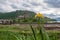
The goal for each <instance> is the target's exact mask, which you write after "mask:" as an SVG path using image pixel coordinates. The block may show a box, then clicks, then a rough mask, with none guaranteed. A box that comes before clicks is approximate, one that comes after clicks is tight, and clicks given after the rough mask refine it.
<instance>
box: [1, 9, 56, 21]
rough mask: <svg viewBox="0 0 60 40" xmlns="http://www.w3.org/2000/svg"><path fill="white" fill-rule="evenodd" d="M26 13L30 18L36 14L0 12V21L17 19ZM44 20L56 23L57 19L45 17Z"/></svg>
mask: <svg viewBox="0 0 60 40" xmlns="http://www.w3.org/2000/svg"><path fill="white" fill-rule="evenodd" d="M25 13H29V14H30V17H34V15H35V14H36V13H35V12H32V11H27V10H16V11H13V12H6V13H1V12H0V19H15V18H16V17H17V16H19V15H24V14H25ZM44 20H49V21H50V20H51V21H55V19H50V18H47V17H45V18H44Z"/></svg>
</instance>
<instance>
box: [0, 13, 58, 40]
mask: <svg viewBox="0 0 60 40" xmlns="http://www.w3.org/2000/svg"><path fill="white" fill-rule="evenodd" d="M35 19H37V23H38V27H37V28H34V27H33V26H32V25H31V23H32V20H30V24H29V26H28V27H26V28H24V26H23V27H21V26H20V25H18V24H15V26H14V25H12V26H11V25H0V40H58V35H57V34H58V33H56V31H54V32H53V33H50V32H46V30H45V29H44V28H43V25H41V23H42V22H43V21H44V20H43V21H42V19H44V16H43V15H42V14H40V13H38V14H36V15H35ZM20 28H21V29H20ZM22 28H24V29H22ZM28 29H29V30H28Z"/></svg>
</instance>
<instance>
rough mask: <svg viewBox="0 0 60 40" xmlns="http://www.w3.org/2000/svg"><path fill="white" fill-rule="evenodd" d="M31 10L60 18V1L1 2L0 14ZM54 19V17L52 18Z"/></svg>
mask: <svg viewBox="0 0 60 40" xmlns="http://www.w3.org/2000/svg"><path fill="white" fill-rule="evenodd" d="M15 10H30V11H34V12H41V13H43V14H47V15H46V16H48V17H50V16H49V15H50V14H51V13H53V14H54V15H56V17H60V16H59V15H60V0H0V12H11V11H15ZM51 17H52V18H54V17H53V16H51Z"/></svg>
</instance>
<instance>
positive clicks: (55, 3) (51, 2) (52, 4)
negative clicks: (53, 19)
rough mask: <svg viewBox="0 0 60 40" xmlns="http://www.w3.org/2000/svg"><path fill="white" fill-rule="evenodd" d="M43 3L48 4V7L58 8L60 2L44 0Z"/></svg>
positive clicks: (57, 0)
mask: <svg viewBox="0 0 60 40" xmlns="http://www.w3.org/2000/svg"><path fill="white" fill-rule="evenodd" d="M44 2H45V3H47V4H48V7H52V8H60V0H45V1H44Z"/></svg>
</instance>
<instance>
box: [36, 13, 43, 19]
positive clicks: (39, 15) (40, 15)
mask: <svg viewBox="0 0 60 40" xmlns="http://www.w3.org/2000/svg"><path fill="white" fill-rule="evenodd" d="M37 17H40V18H44V16H43V15H42V14H41V13H37V14H36V15H35V18H37Z"/></svg>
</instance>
